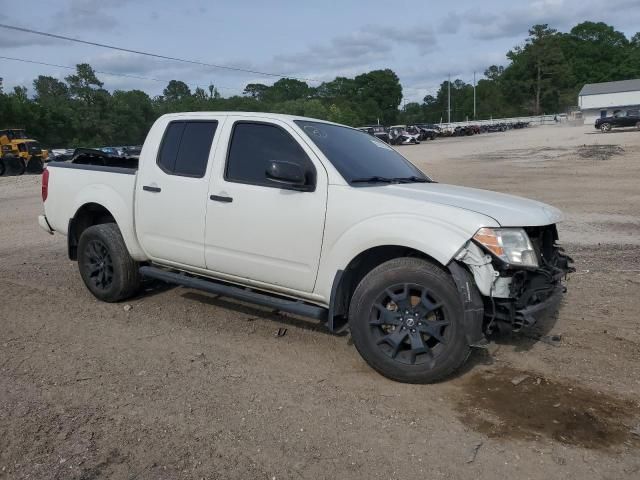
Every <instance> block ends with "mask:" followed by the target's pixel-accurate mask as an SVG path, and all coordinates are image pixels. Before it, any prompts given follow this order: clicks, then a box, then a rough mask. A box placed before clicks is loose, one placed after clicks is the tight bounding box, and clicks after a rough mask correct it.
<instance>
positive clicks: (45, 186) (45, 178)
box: [42, 168, 49, 202]
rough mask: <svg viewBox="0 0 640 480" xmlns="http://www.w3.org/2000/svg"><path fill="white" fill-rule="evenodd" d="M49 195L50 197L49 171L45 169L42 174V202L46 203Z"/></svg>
mask: <svg viewBox="0 0 640 480" xmlns="http://www.w3.org/2000/svg"><path fill="white" fill-rule="evenodd" d="M47 195H49V169H48V168H45V169H44V171H43V172H42V201H43V202H45V201H46V200H47Z"/></svg>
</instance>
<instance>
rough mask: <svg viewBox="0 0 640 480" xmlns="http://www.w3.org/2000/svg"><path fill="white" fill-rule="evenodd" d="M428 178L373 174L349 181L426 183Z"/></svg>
mask: <svg viewBox="0 0 640 480" xmlns="http://www.w3.org/2000/svg"><path fill="white" fill-rule="evenodd" d="M428 182H430V180H428V179H426V178H424V177H417V176H415V175H413V176H411V177H394V178H388V177H380V176H378V175H374V176H371V177H362V178H354V179H353V180H351V183H428Z"/></svg>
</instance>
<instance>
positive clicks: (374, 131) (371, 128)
mask: <svg viewBox="0 0 640 480" xmlns="http://www.w3.org/2000/svg"><path fill="white" fill-rule="evenodd" d="M358 130H362V131H363V132H366V133H368V134H369V135H373V136H374V137H378V138H379V139H380V140H382V141H383V142H385V143H389V132H388V130H387V129H386V128H385V127H383V126H382V125H367V126H365V127H358Z"/></svg>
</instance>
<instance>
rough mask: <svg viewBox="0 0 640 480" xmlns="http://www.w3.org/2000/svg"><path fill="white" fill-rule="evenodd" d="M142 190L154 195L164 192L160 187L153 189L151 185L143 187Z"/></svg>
mask: <svg viewBox="0 0 640 480" xmlns="http://www.w3.org/2000/svg"><path fill="white" fill-rule="evenodd" d="M142 190H144V191H145V192H154V193H158V192H160V191H162V189H161V188H160V187H152V186H150V185H144V186H143V187H142Z"/></svg>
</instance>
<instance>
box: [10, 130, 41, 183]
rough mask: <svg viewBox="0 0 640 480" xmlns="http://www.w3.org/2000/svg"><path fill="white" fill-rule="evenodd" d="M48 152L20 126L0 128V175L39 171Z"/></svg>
mask: <svg viewBox="0 0 640 480" xmlns="http://www.w3.org/2000/svg"><path fill="white" fill-rule="evenodd" d="M47 158H49V152H48V151H47V150H44V149H43V148H42V147H41V146H40V144H39V143H38V141H36V140H33V139H31V138H29V137H28V136H27V134H26V132H25V130H24V129H22V128H5V129H3V130H0V175H4V174H5V172H6V173H11V172H14V173H16V174H18V175H22V174H23V173H24V172H25V171H29V172H33V173H40V172H42V169H43V168H44V162H45V161H46V160H47Z"/></svg>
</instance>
